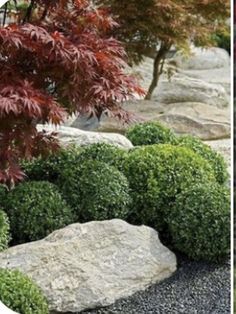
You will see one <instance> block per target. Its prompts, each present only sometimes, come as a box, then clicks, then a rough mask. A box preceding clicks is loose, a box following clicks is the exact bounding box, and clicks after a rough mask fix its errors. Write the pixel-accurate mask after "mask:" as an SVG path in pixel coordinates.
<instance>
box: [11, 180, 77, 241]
mask: <svg viewBox="0 0 236 314" xmlns="http://www.w3.org/2000/svg"><path fill="white" fill-rule="evenodd" d="M5 210H6V212H7V213H8V216H9V219H10V225H11V232H12V237H13V242H14V243H22V242H27V241H34V240H39V239H41V238H44V237H45V236H47V235H48V234H49V233H51V232H52V231H54V230H55V229H59V228H62V227H64V226H66V225H68V224H70V223H72V222H74V217H73V214H72V210H71V209H70V207H68V205H67V203H66V202H65V201H64V200H63V199H62V197H61V195H60V193H59V191H58V189H57V187H56V186H55V185H54V184H52V183H49V182H44V181H30V182H23V183H21V184H19V185H18V186H16V188H15V189H14V190H12V191H11V192H10V193H8V196H7V198H6V202H5Z"/></svg>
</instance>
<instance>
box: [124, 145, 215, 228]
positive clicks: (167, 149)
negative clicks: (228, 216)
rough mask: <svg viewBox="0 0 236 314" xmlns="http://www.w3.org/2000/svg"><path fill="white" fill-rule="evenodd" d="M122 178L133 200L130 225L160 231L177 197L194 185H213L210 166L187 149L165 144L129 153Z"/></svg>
mask: <svg viewBox="0 0 236 314" xmlns="http://www.w3.org/2000/svg"><path fill="white" fill-rule="evenodd" d="M123 167H124V174H125V175H126V177H127V178H128V180H129V184H130V189H131V196H132V199H133V205H132V209H133V211H132V212H130V213H131V216H130V217H129V221H130V222H131V223H137V224H142V223H144V224H146V225H150V226H152V227H154V228H156V229H157V230H158V231H161V230H162V229H163V228H164V227H165V222H164V217H165V216H166V215H167V212H168V210H169V208H170V207H171V204H172V202H174V201H175V198H176V195H177V194H178V193H180V192H181V191H182V190H183V189H184V188H185V187H186V186H190V185H192V184H193V183H194V182H205V181H211V180H212V181H214V180H215V178H214V174H213V171H212V169H211V167H210V166H209V164H208V163H207V162H206V161H205V160H204V159H203V158H202V157H201V156H199V155H198V154H196V153H194V152H193V151H192V150H190V149H188V148H186V147H179V146H173V145H168V144H160V145H152V146H143V147H138V148H136V149H134V150H132V151H130V153H129V155H128V157H127V159H126V161H125V163H124V166H123Z"/></svg>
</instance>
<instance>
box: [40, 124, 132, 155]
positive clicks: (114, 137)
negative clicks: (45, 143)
mask: <svg viewBox="0 0 236 314" xmlns="http://www.w3.org/2000/svg"><path fill="white" fill-rule="evenodd" d="M37 128H38V130H39V131H42V130H45V131H47V132H57V133H58V136H59V139H60V141H61V143H62V144H64V145H68V144H75V145H78V146H86V145H90V144H94V143H107V144H112V145H115V146H118V147H121V148H124V149H129V148H132V147H133V145H132V144H131V142H130V141H129V140H128V139H127V138H126V137H125V136H123V135H121V134H116V133H105V132H89V131H83V130H80V129H76V128H71V127H66V126H60V127H54V126H52V125H38V126H37Z"/></svg>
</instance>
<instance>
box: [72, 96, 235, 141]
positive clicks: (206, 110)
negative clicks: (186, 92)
mask: <svg viewBox="0 0 236 314" xmlns="http://www.w3.org/2000/svg"><path fill="white" fill-rule="evenodd" d="M124 108H125V109H126V110H129V111H130V112H132V113H134V114H135V115H136V116H137V117H138V118H139V119H140V121H160V122H162V123H163V124H165V125H166V126H167V127H170V128H171V129H172V130H174V131H175V132H176V133H177V134H192V135H195V136H198V137H200V138H201V139H203V140H213V139H219V138H227V137H228V138H229V137H230V110H229V108H227V109H220V108H212V106H210V105H207V104H204V103H199V102H184V103H174V104H161V103H158V102H155V101H147V100H146V101H145V100H140V101H137V102H128V103H126V104H125V106H124ZM77 123H79V121H77ZM94 127H96V126H94ZM126 128H127V126H125V125H122V124H121V123H118V122H117V121H116V120H115V119H111V118H107V117H104V118H103V119H102V121H101V123H100V125H99V128H98V129H97V130H99V131H107V130H109V131H112V132H119V133H125V131H126Z"/></svg>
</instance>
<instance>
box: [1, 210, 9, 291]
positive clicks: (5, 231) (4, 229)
mask: <svg viewBox="0 0 236 314" xmlns="http://www.w3.org/2000/svg"><path fill="white" fill-rule="evenodd" d="M9 231H10V225H9V220H8V217H7V215H6V213H5V212H4V211H2V210H0V252H1V251H3V250H5V249H6V248H7V246H8V242H9V240H10V233H9ZM0 295H1V294H0Z"/></svg>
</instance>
